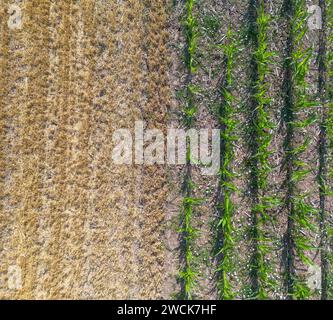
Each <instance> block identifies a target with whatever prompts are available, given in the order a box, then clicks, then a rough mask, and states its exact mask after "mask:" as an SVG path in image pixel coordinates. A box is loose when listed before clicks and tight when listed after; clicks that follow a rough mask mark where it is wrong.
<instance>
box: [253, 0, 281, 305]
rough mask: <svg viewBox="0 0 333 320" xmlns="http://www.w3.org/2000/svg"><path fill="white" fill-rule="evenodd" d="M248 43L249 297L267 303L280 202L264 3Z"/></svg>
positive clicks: (256, 7)
mask: <svg viewBox="0 0 333 320" xmlns="http://www.w3.org/2000/svg"><path fill="white" fill-rule="evenodd" d="M252 6H253V7H252V8H251V15H250V19H251V20H253V21H250V27H251V28H250V30H249V31H250V33H249V40H250V41H251V47H250V48H251V51H252V54H251V67H250V68H251V70H250V72H251V75H250V77H251V88H250V101H249V123H248V127H247V131H248V132H247V138H248V142H249V154H250V158H249V159H248V166H249V171H250V172H249V173H250V179H249V184H250V185H249V191H250V196H251V226H250V234H249V237H250V240H251V247H252V248H251V250H253V251H252V254H251V257H250V281H251V292H250V297H252V298H256V299H267V298H268V297H269V295H270V293H271V292H272V291H273V289H274V287H275V283H274V281H273V277H272V272H273V266H272V263H271V259H270V258H271V257H270V256H271V255H272V251H273V249H274V248H273V243H274V241H273V239H272V237H271V234H270V232H269V226H268V223H272V216H271V214H270V211H271V209H272V207H274V206H276V205H277V204H278V203H279V201H278V199H276V198H275V197H271V196H269V195H268V194H267V189H268V186H269V183H268V177H269V174H270V172H271V171H272V169H271V165H270V155H271V150H270V146H271V141H272V132H273V123H272V121H271V119H270V115H269V110H270V106H271V98H270V94H269V88H268V76H269V74H270V65H271V64H272V56H273V53H272V52H270V51H269V48H268V37H267V35H268V32H269V29H268V28H269V22H270V16H269V15H268V14H267V13H266V12H265V2H264V1H263V0H256V1H253V2H252Z"/></svg>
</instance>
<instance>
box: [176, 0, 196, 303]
mask: <svg viewBox="0 0 333 320" xmlns="http://www.w3.org/2000/svg"><path fill="white" fill-rule="evenodd" d="M194 4H195V1H194V0H187V1H186V18H185V37H186V50H185V65H186V68H187V75H188V77H187V86H186V90H185V95H184V99H185V106H184V109H183V120H184V125H185V127H186V129H189V128H191V126H192V125H193V123H194V121H195V116H196V113H197V106H196V104H195V94H196V87H195V86H194V85H193V83H192V78H193V75H194V73H195V72H196V64H195V53H196V47H197V36H198V33H197V20H196V18H195V17H194V14H193V8H194ZM186 148H187V152H186V168H185V170H186V172H185V179H184V183H183V192H184V198H183V204H182V210H181V227H180V230H179V232H180V234H181V238H182V246H183V254H184V259H183V266H182V270H181V271H180V273H179V278H180V280H181V287H182V290H181V291H182V292H181V297H182V298H184V299H187V300H191V299H193V287H194V286H195V284H196V278H197V273H196V272H195V271H194V268H193V244H194V239H195V235H196V232H197V230H196V229H195V228H194V227H193V225H192V216H193V212H194V207H195V206H197V205H199V204H200V202H201V201H200V200H198V199H195V198H194V197H193V188H194V183H193V181H192V161H191V160H192V159H191V150H190V142H189V140H188V139H187V142H186Z"/></svg>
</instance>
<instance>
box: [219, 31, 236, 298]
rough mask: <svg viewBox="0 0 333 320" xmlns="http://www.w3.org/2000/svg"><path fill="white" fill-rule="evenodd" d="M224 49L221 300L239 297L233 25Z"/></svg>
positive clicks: (221, 103) (220, 107)
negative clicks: (236, 276) (233, 277)
mask: <svg viewBox="0 0 333 320" xmlns="http://www.w3.org/2000/svg"><path fill="white" fill-rule="evenodd" d="M218 47H219V48H220V49H222V50H223V57H224V68H223V72H225V76H224V80H223V83H222V86H221V88H220V96H221V102H220V103H219V104H218V108H217V110H216V116H217V119H218V124H219V127H220V130H221V169H220V172H219V184H218V190H217V204H216V209H217V217H218V221H217V223H216V230H215V234H216V241H215V243H216V244H215V255H216V261H217V270H216V279H217V290H218V295H219V298H220V299H221V300H231V299H234V298H235V296H236V293H235V290H234V288H233V285H232V281H231V279H230V276H231V274H232V273H234V272H235V261H234V259H235V258H234V257H235V243H236V239H235V232H234V224H233V218H234V213H235V206H234V203H233V195H234V194H235V192H237V187H236V185H235V184H234V177H235V173H234V170H233V165H234V160H235V142H236V141H237V140H238V137H237V136H236V129H237V127H238V126H237V124H238V121H237V117H236V113H237V110H236V107H235V103H236V101H235V97H234V95H233V89H234V82H235V81H234V76H235V75H234V68H235V58H236V55H237V51H238V48H237V40H236V36H235V34H234V33H233V32H232V31H231V29H230V28H229V30H228V33H227V36H226V40H225V43H224V44H222V45H218Z"/></svg>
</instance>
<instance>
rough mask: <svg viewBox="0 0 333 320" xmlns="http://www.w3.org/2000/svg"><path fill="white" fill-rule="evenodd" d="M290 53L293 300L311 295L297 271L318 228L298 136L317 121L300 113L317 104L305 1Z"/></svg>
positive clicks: (293, 14) (294, 18)
mask: <svg viewBox="0 0 333 320" xmlns="http://www.w3.org/2000/svg"><path fill="white" fill-rule="evenodd" d="M289 5H290V12H289V14H290V17H289V25H290V35H289V36H290V40H291V41H290V44H291V49H290V56H289V57H288V58H287V61H286V67H287V69H288V70H290V72H291V76H292V77H291V84H290V86H291V88H290V91H289V97H288V98H287V99H289V100H288V102H287V107H286V108H287V110H286V116H285V122H286V127H287V139H289V141H288V140H287V142H286V144H285V152H286V166H287V184H288V191H287V192H288V196H287V208H288V229H287V234H286V246H287V269H286V284H287V293H288V298H289V299H306V298H309V297H310V294H311V292H310V289H309V288H308V286H307V284H306V281H305V279H304V278H303V277H302V276H301V275H299V274H298V273H297V272H296V262H297V261H299V263H303V264H304V265H309V264H311V260H310V259H309V257H308V255H307V252H308V251H309V250H311V249H312V248H313V247H312V245H311V243H310V240H309V238H308V236H307V234H308V232H309V231H314V228H315V227H314V225H313V223H312V221H311V220H312V218H313V215H314V214H315V213H316V212H315V210H314V208H313V207H312V206H311V205H310V204H309V203H308V201H307V196H308V195H307V194H305V193H302V192H301V191H300V188H299V186H300V185H301V183H302V181H304V179H305V178H306V176H307V175H308V173H309V172H310V168H309V167H308V164H307V163H306V162H304V161H303V160H302V159H301V155H302V154H304V152H305V151H306V150H307V147H308V145H309V142H310V139H309V138H305V139H304V141H303V143H301V144H298V145H296V143H295V141H294V137H295V136H302V132H305V131H306V128H307V127H308V126H309V125H310V124H311V123H312V121H313V120H314V119H313V118H312V117H311V116H306V117H305V119H300V117H298V115H299V114H303V115H304V114H305V113H308V112H309V111H310V110H309V108H310V107H313V106H314V104H313V103H310V102H309V101H308V99H307V93H306V92H307V84H306V80H305V77H306V75H307V73H308V71H309V63H310V59H311V56H312V51H311V50H310V49H304V44H303V40H304V36H305V34H306V32H307V7H306V1H305V0H290V1H289Z"/></svg>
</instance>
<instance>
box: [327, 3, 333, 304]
mask: <svg viewBox="0 0 333 320" xmlns="http://www.w3.org/2000/svg"><path fill="white" fill-rule="evenodd" d="M325 21H326V26H325V27H326V34H327V54H326V56H327V60H326V70H327V79H326V81H327V83H326V90H327V91H326V94H327V100H328V103H327V108H328V119H327V126H326V130H327V137H328V172H329V177H328V179H329V180H330V181H332V179H333V166H332V161H333V2H332V1H328V2H327V3H326V17H325ZM328 195H329V196H330V197H331V198H332V197H333V191H332V187H330V188H328ZM329 218H330V219H332V216H330V217H329ZM327 234H328V239H327V240H328V244H327V245H328V252H327V259H328V266H327V269H328V270H327V298H328V299H333V226H332V221H329V222H328V226H327Z"/></svg>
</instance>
